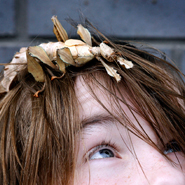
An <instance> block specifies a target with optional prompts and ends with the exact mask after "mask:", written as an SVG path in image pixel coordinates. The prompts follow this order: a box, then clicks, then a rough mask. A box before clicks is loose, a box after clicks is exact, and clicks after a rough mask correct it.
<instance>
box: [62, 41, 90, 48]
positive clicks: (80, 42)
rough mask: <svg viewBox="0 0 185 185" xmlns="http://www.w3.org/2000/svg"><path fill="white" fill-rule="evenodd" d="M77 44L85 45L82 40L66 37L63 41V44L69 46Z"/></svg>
mask: <svg viewBox="0 0 185 185" xmlns="http://www.w3.org/2000/svg"><path fill="white" fill-rule="evenodd" d="M78 45H81V46H83V45H86V44H85V43H84V42H83V41H81V40H78V39H68V40H66V41H65V46H67V47H70V46H78Z"/></svg>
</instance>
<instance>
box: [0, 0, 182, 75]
mask: <svg viewBox="0 0 185 185" xmlns="http://www.w3.org/2000/svg"><path fill="white" fill-rule="evenodd" d="M52 15H57V16H58V19H59V20H60V22H61V23H62V25H63V26H64V28H65V29H66V30H67V31H68V33H69V35H70V36H76V30H75V29H74V28H72V27H71V26H70V25H69V24H68V23H67V22H66V21H65V19H66V18H69V17H71V18H72V19H74V20H79V15H84V17H86V18H88V19H89V20H90V21H91V22H92V23H93V24H94V25H95V26H96V27H97V28H98V29H99V30H100V31H101V32H103V33H104V34H105V35H106V36H109V37H114V38H117V39H122V40H132V41H139V42H143V43H147V44H149V45H150V46H153V47H155V48H158V49H160V50H162V51H163V52H165V53H166V54H167V56H168V57H170V58H171V59H172V60H174V62H175V63H176V64H177V66H178V67H179V68H180V69H181V70H182V71H183V73H185V1H184V0H0V60H1V61H0V63H6V62H9V61H10V60H11V58H12V57H13V55H14V53H15V52H16V51H18V50H19V48H20V47H23V46H26V47H27V46H30V45H38V44H40V43H41V42H49V41H50V40H52V41H54V40H55V36H54V34H53V32H52V27H53V23H52V21H51V17H52Z"/></svg>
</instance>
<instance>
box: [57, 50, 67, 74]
mask: <svg viewBox="0 0 185 185" xmlns="http://www.w3.org/2000/svg"><path fill="white" fill-rule="evenodd" d="M56 62H57V64H58V66H59V70H60V71H62V72H63V73H65V72H66V66H65V63H64V62H63V61H62V60H61V58H60V55H59V54H58V51H57V61H56Z"/></svg>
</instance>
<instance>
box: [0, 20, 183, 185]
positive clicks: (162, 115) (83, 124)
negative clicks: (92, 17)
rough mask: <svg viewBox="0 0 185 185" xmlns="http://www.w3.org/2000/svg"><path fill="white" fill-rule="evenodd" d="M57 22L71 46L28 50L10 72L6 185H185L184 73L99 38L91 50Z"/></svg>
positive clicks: (4, 97) (5, 86) (5, 106)
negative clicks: (72, 37)
mask: <svg viewBox="0 0 185 185" xmlns="http://www.w3.org/2000/svg"><path fill="white" fill-rule="evenodd" d="M53 21H54V24H55V28H54V32H55V34H56V35H57V38H58V40H59V41H63V42H57V43H49V44H41V45H40V46H36V47H29V48H23V49H21V50H20V52H19V53H17V54H16V55H15V56H14V58H13V60H12V62H11V63H10V64H9V65H7V66H6V67H5V70H4V76H3V77H2V80H1V86H0V91H1V96H0V97H1V101H0V134H1V137H0V138H1V139H0V141H1V145H0V147H1V148H0V151H1V155H0V159H1V162H0V163H1V168H0V174H1V184H4V185H8V184H10V185H18V184H19V185H41V184H42V185H49V184H52V185H55V184H57V185H59V184H61V185H68V184H69V185H72V184H74V185H86V184H90V185H95V184H106V185H107V184H108V185H109V184H110V185H112V184H117V185H123V184H127V185H136V184H137V185H145V184H146V185H148V184H151V185H162V184H168V185H177V184H178V185H184V184H185V174H184V172H185V157H184V154H185V134H184V133H185V122H184V120H185V104H184V103H185V94H184V93H185V84H184V80H183V78H184V77H183V75H182V74H181V73H180V71H179V70H178V69H177V68H175V67H174V66H172V65H171V64H169V63H168V62H167V61H165V60H164V59H161V58H158V57H155V56H153V55H152V54H149V53H147V52H146V51H142V50H140V49H138V48H136V47H134V46H133V45H129V44H128V43H122V44H115V43H113V42H111V41H110V40H108V39H107V38H105V37H104V36H103V35H101V34H100V33H99V32H98V34H100V36H101V38H102V39H103V41H104V42H103V43H101V44H100V43H98V42H97V41H96V40H95V39H93V44H92V45H91V43H90V42H89V40H91V39H89V38H90V36H88V35H90V33H89V32H88V30H86V29H84V28H83V27H81V26H78V33H79V35H80V36H81V38H82V39H83V40H84V41H85V42H86V43H85V42H84V43H82V41H79V40H78V41H77V40H70V39H68V37H67V34H66V32H65V31H64V30H63V28H62V27H61V25H60V24H59V22H58V21H57V19H56V18H55V19H53ZM84 37H85V39H84ZM86 37H87V38H86ZM95 46H96V47H95ZM61 48H62V49H61ZM43 51H44V52H43ZM75 52H76V54H75ZM82 53H83V54H82Z"/></svg>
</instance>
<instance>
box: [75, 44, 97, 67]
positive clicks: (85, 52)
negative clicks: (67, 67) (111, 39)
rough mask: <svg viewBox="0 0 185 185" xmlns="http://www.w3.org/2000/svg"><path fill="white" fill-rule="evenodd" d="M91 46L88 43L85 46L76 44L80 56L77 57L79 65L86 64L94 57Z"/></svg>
mask: <svg viewBox="0 0 185 185" xmlns="http://www.w3.org/2000/svg"><path fill="white" fill-rule="evenodd" d="M90 48H91V47H90V46H89V45H87V44H86V45H84V46H76V50H77V53H78V58H77V59H75V62H76V63H77V64H78V65H82V64H85V63H87V62H89V61H90V60H92V59H93V58H94V55H93V54H92V53H91V52H90Z"/></svg>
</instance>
